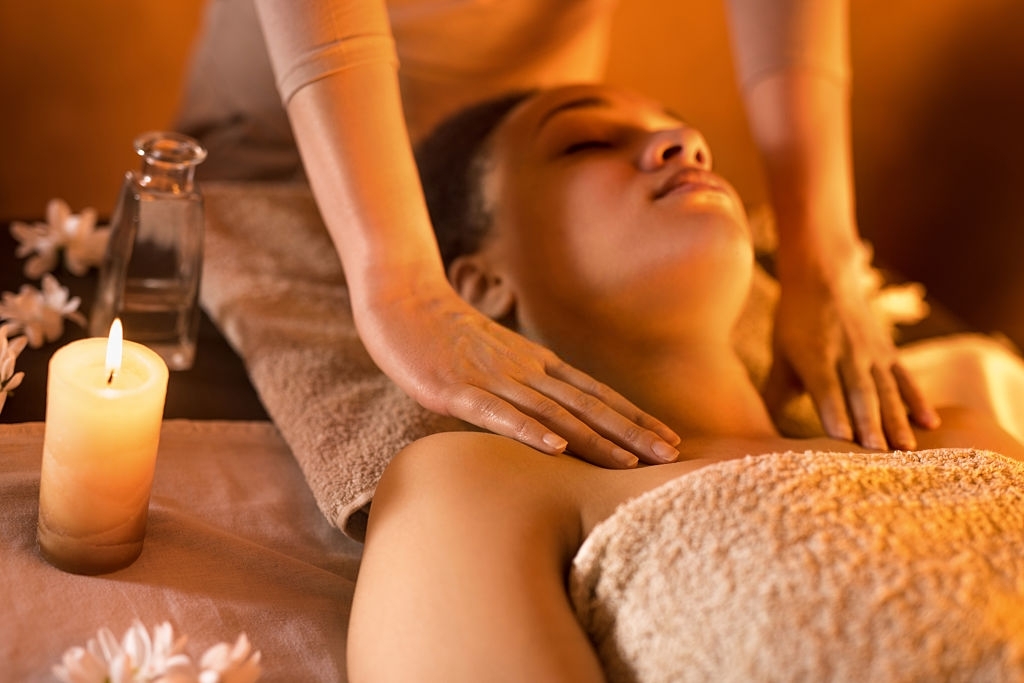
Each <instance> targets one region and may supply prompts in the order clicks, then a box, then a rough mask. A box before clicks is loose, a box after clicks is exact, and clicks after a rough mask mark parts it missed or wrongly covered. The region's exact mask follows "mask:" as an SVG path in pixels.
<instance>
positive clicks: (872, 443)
mask: <svg viewBox="0 0 1024 683" xmlns="http://www.w3.org/2000/svg"><path fill="white" fill-rule="evenodd" d="M864 445H865V446H867V447H868V448H873V449H875V450H876V451H885V450H888V449H889V445H888V444H887V443H885V439H879V438H877V437H875V438H872V439H866V441H865V444H864Z"/></svg>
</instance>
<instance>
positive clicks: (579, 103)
mask: <svg viewBox="0 0 1024 683" xmlns="http://www.w3.org/2000/svg"><path fill="white" fill-rule="evenodd" d="M610 106H612V103H611V102H610V101H608V100H606V99H605V98H603V97H595V96H592V95H591V96H587V97H580V98H578V99H575V100H569V101H568V102H563V103H562V104H560V105H558V106H557V107H555V108H553V109H549V110H548V111H547V112H545V114H544V116H542V117H541V119H540V122H539V123H538V124H537V131H536V132H538V133H539V132H540V131H541V129H542V128H544V126H545V125H546V124H547V122H548V121H550V120H551V119H552V118H553V117H555V116H556V115H558V114H561V113H562V112H564V111H569V110H571V109H580V108H582V107H610Z"/></svg>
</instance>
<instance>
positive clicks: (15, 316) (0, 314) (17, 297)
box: [0, 273, 86, 349]
mask: <svg viewBox="0 0 1024 683" xmlns="http://www.w3.org/2000/svg"><path fill="white" fill-rule="evenodd" d="M42 284H43V288H42V290H38V289H36V288H35V287H33V286H32V285H22V286H21V289H20V290H19V291H18V293H17V294H14V293H12V292H4V293H3V295H2V298H0V320H6V321H7V324H6V325H5V327H7V329H8V332H9V333H10V334H17V333H19V332H21V333H24V335H25V336H26V337H28V344H29V346H31V347H32V348H33V349H37V348H39V347H40V346H42V345H43V343H44V342H50V341H54V340H56V339H59V338H60V336H61V335H62V334H64V318H67V319H68V320H71V321H73V322H75V323H78V324H79V325H82V326H83V327H84V326H85V322H86V321H85V317H84V316H83V315H82V314H81V313H79V312H78V305H79V304H80V303H81V300H80V299H79V298H78V297H77V296H76V297H71V296H70V292H68V289H67V287H61V285H60V283H59V282H57V278H55V277H53V276H52V275H50V274H49V273H47V274H46V275H44V276H43V283H42Z"/></svg>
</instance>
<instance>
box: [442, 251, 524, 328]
mask: <svg viewBox="0 0 1024 683" xmlns="http://www.w3.org/2000/svg"><path fill="white" fill-rule="evenodd" d="M448 281H449V282H451V283H452V287H454V288H455V291H456V292H458V294H459V296H461V297H462V298H463V299H465V300H466V301H467V302H469V304H470V305H472V306H473V308H475V309H476V310H478V311H480V312H481V313H483V314H484V315H486V316H487V317H488V318H491V319H492V320H502V319H504V318H506V317H507V316H508V315H509V314H511V313H512V310H513V308H514V306H515V300H516V298H515V293H514V292H513V291H512V288H511V286H510V285H509V282H508V280H507V279H506V278H504V277H502V276H501V274H500V273H497V272H495V271H494V270H493V269H492V268H491V267H490V264H489V263H487V261H486V259H484V258H483V257H482V256H481V255H480V254H471V255H468V256H460V257H458V258H457V259H455V260H454V261H453V262H452V264H451V266H449V267H448Z"/></svg>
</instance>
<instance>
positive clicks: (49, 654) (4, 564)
mask: <svg viewBox="0 0 1024 683" xmlns="http://www.w3.org/2000/svg"><path fill="white" fill-rule="evenodd" d="M43 433H44V426H43V423H40V422H32V423H22V424H15V425H0V501H2V504H0V605H2V608H0V609H2V618H0V661H2V662H3V663H4V670H3V673H2V674H0V679H3V680H10V681H52V680H55V679H54V678H53V675H52V673H51V666H52V665H54V664H57V663H59V662H60V659H61V656H62V654H63V652H64V651H65V650H66V649H67V648H69V647H72V646H75V645H79V646H84V645H85V643H86V642H87V640H88V639H90V638H93V637H95V635H96V632H97V630H98V629H99V628H101V627H108V628H110V629H111V631H113V633H114V634H115V635H117V636H118V637H119V638H120V636H121V635H122V634H123V633H124V632H125V631H126V630H127V629H128V628H129V627H130V626H131V623H132V620H133V619H136V618H137V619H139V620H141V622H142V623H143V624H144V625H145V626H147V627H149V628H152V627H153V626H154V625H156V624H157V623H160V622H163V621H168V622H170V623H171V625H172V626H173V627H174V629H175V632H176V633H181V634H185V635H187V636H188V645H187V648H186V650H187V652H188V654H190V655H191V656H192V657H193V659H198V658H199V656H200V655H201V654H202V652H204V651H205V650H206V649H207V648H208V647H210V646H212V645H214V644H215V643H218V642H222V641H227V642H234V640H235V638H236V637H237V636H238V634H239V633H241V632H245V633H246V635H247V636H248V638H249V640H250V641H251V643H252V646H253V648H254V649H256V650H259V651H260V652H261V653H262V663H263V669H264V675H263V678H261V680H265V681H298V680H301V681H344V680H345V679H346V674H345V639H346V633H347V625H348V615H349V606H350V603H351V599H352V592H353V588H354V585H355V578H356V572H357V569H358V562H359V557H360V552H361V546H360V545H358V544H357V543H355V542H353V541H351V540H349V539H348V538H346V537H345V536H344V535H343V534H342V533H341V532H340V531H338V530H337V529H335V528H334V527H332V526H331V525H330V524H328V522H327V521H326V520H325V519H324V517H323V516H322V515H321V514H320V512H319V510H318V509H317V506H316V503H315V501H314V500H313V496H312V494H311V493H310V491H309V488H308V487H307V486H306V483H305V480H304V478H303V476H302V473H301V472H300V471H299V469H298V466H297V465H296V463H295V460H294V458H293V457H292V455H291V453H290V451H289V449H288V447H287V446H286V444H285V443H284V441H283V440H282V439H281V437H280V435H279V433H278V432H277V430H276V428H275V427H274V426H273V425H272V424H271V423H269V422H265V421H256V422H221V421H202V422H196V421H188V420H169V421H166V422H165V423H164V425H163V430H162V433H161V441H160V450H159V456H158V459H157V468H156V475H155V481H154V486H153V493H152V498H151V504H150V513H149V524H148V528H147V535H146V540H145V545H144V547H143V551H142V554H141V556H140V557H139V558H138V559H137V560H136V561H135V563H133V564H132V565H130V566H129V567H127V568H125V569H122V570H119V571H117V572H113V573H110V574H106V575H102V576H78V575H74V574H68V573H65V572H62V571H59V570H57V569H55V568H53V567H51V566H50V565H49V564H47V563H46V562H45V561H44V560H43V559H42V558H41V557H40V556H39V554H38V551H37V549H36V540H35V530H36V516H37V511H38V495H39V471H40V463H41V459H42V443H43Z"/></svg>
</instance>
